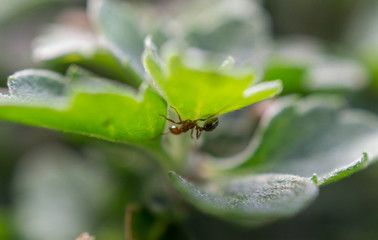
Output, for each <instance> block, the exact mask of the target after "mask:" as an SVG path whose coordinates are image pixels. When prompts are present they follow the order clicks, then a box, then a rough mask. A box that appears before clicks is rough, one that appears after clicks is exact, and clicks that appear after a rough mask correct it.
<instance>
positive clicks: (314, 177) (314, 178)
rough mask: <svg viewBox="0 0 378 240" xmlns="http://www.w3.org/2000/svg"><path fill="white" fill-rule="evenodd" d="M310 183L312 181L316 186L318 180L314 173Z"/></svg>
mask: <svg viewBox="0 0 378 240" xmlns="http://www.w3.org/2000/svg"><path fill="white" fill-rule="evenodd" d="M311 181H313V182H314V183H315V184H316V185H318V183H319V180H318V175H317V174H316V173H314V174H313V175H312V177H311Z"/></svg>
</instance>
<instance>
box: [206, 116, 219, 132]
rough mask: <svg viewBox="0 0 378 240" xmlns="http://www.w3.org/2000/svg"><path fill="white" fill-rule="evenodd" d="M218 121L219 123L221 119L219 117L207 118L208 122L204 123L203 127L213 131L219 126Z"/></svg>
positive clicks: (207, 130)
mask: <svg viewBox="0 0 378 240" xmlns="http://www.w3.org/2000/svg"><path fill="white" fill-rule="evenodd" d="M218 123H219V119H218V118H217V117H215V118H210V119H208V120H206V122H205V123H204V124H203V127H202V129H203V130H204V131H206V132H210V131H213V130H214V129H215V128H216V127H217V126H218Z"/></svg>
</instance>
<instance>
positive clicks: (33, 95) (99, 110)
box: [0, 70, 167, 146]
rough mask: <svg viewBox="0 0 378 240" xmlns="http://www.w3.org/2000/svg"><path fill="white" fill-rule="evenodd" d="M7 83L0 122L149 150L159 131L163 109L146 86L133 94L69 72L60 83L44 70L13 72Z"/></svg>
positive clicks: (0, 102) (1, 99)
mask: <svg viewBox="0 0 378 240" xmlns="http://www.w3.org/2000/svg"><path fill="white" fill-rule="evenodd" d="M75 76H76V77H75ZM8 84H9V95H0V118H2V119H5V120H10V121H15V122H20V123H25V124H30V125H35V126H42V127H48V128H53V129H57V130H62V131H68V132H73V133H80V134H84V135H89V136H93V137H98V138H102V139H106V140H110V141H117V142H127V143H135V144H143V145H151V146H152V145H156V144H158V141H152V140H151V139H152V138H154V137H156V136H158V135H159V134H160V133H161V132H162V131H163V128H164V123H165V120H164V119H163V118H162V117H161V116H159V114H166V111H167V105H166V103H165V101H164V100H163V99H162V98H161V97H160V96H159V95H158V94H157V93H155V92H154V91H153V90H152V89H150V88H146V86H142V88H141V89H140V91H139V93H136V92H135V91H134V90H132V89H130V88H127V87H126V86H124V85H122V84H118V83H116V82H111V81H106V80H103V79H98V78H94V77H80V74H76V75H75V74H74V72H73V71H71V73H70V76H68V77H67V78H64V77H63V76H61V75H58V74H56V73H53V72H50V71H45V70H23V71H20V72H17V73H15V74H14V75H12V76H11V77H10V78H9V83H8Z"/></svg>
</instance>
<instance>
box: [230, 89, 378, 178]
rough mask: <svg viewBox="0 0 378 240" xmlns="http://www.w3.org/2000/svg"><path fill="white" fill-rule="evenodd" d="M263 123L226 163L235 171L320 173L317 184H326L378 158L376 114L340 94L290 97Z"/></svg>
mask: <svg viewBox="0 0 378 240" xmlns="http://www.w3.org/2000/svg"><path fill="white" fill-rule="evenodd" d="M260 125H261V126H260V128H259V130H258V134H257V136H255V138H254V139H253V140H252V141H251V143H250V146H249V147H248V148H247V149H246V150H245V151H244V152H242V153H241V154H240V155H239V156H237V157H234V158H232V159H229V161H226V164H225V165H224V166H223V167H225V168H226V169H229V171H231V172H234V171H236V172H238V171H242V172H253V171H255V172H256V171H268V172H273V173H287V174H295V175H299V176H304V177H311V176H312V175H313V174H316V175H317V178H318V183H319V184H325V183H330V182H332V181H335V180H338V179H340V178H342V177H345V176H347V175H350V174H352V173H353V172H355V171H358V170H360V169H362V168H365V167H366V166H367V165H368V164H370V163H373V162H375V161H376V160H378V118H377V116H376V115H373V114H371V113H369V112H365V111H362V110H345V109H343V103H342V101H341V99H340V98H336V97H334V98H333V97H325V96H322V97H309V98H307V99H303V100H295V99H293V98H286V99H284V100H281V101H278V102H277V103H275V104H274V105H273V106H272V107H271V108H270V110H268V112H267V114H266V115H265V116H264V117H263V120H262V122H261V124H260ZM363 152H366V153H367V155H368V156H369V159H368V157H367V155H366V154H364V156H362V153H363ZM361 156H362V157H361ZM228 164H229V165H228ZM226 165H227V166H226ZM231 169H232V170H231ZM226 171H228V170H226Z"/></svg>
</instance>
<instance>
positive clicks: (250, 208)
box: [169, 172, 318, 225]
mask: <svg viewBox="0 0 378 240" xmlns="http://www.w3.org/2000/svg"><path fill="white" fill-rule="evenodd" d="M169 178H170V180H171V182H172V184H173V185H174V187H175V188H176V189H177V191H178V192H180V193H181V195H182V196H183V197H184V199H185V200H187V201H189V202H190V203H191V204H193V205H194V206H196V207H197V208H198V209H200V210H201V211H203V212H205V213H208V214H212V215H215V216H218V217H220V218H224V219H227V220H231V221H236V222H239V223H243V224H247V225H259V224H263V223H266V222H270V221H273V220H275V219H279V218H284V217H289V216H292V215H294V214H296V213H297V212H298V211H300V210H301V209H303V208H304V207H305V206H307V205H308V204H309V203H310V202H311V201H312V200H313V199H315V197H316V196H317V194H318V188H317V186H316V185H315V184H314V183H313V182H312V181H311V180H310V179H308V178H302V177H299V176H293V175H282V174H261V175H259V174H257V175H249V176H239V177H230V178H224V179H217V180H211V181H209V182H206V183H205V184H204V185H202V186H201V187H198V186H195V185H193V184H192V183H190V182H188V181H187V180H185V179H184V178H183V177H181V176H179V175H178V174H176V173H175V172H169Z"/></svg>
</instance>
